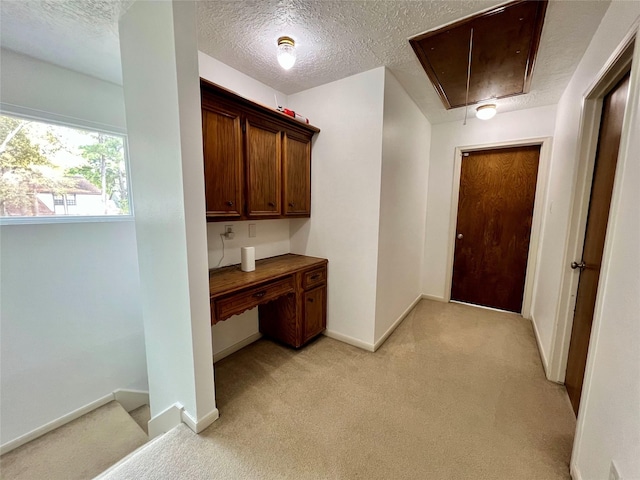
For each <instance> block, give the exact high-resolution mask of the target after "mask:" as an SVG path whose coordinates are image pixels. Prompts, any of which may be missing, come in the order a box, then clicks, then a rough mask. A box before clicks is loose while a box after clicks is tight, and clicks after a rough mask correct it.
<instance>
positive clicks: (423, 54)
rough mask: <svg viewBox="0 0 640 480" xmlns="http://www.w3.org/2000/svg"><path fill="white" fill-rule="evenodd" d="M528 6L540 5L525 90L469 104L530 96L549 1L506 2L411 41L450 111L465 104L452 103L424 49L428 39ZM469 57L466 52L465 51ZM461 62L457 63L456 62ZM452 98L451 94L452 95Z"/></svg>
mask: <svg viewBox="0 0 640 480" xmlns="http://www.w3.org/2000/svg"><path fill="white" fill-rule="evenodd" d="M527 3H533V4H535V5H536V7H537V8H536V11H535V18H534V20H533V29H532V31H531V39H530V42H529V48H528V51H527V52H526V54H527V59H526V63H525V65H524V76H523V82H522V89H521V91H517V92H510V93H506V94H503V95H495V96H488V97H484V98H476V99H474V101H472V102H471V103H469V105H477V104H480V103H482V102H484V101H488V100H495V99H500V98H507V97H513V96H517V95H523V94H526V93H529V91H530V89H531V81H532V78H533V70H534V67H535V63H536V59H537V54H538V47H539V46H540V37H541V35H542V28H543V24H544V18H545V14H546V10H547V5H548V0H515V1H513V2H509V3H505V4H502V5H499V6H497V7H495V8H492V9H490V10H487V11H484V12H480V13H478V14H476V15H472V16H470V17H466V18H463V19H461V20H458V21H456V22H453V23H450V24H447V25H445V26H442V27H438V28H436V29H435V30H429V31H427V32H425V33H422V34H419V35H416V36H415V37H412V38H410V39H409V43H410V45H411V47H412V48H413V51H414V53H415V54H416V57H417V58H418V60H419V62H420V64H421V65H422V68H423V69H424V71H425V72H426V74H427V76H428V77H429V80H430V81H431V84H432V85H433V87H434V88H435V90H436V93H437V94H438V96H439V97H440V100H441V101H442V103H443V105H444V107H445V108H446V109H447V110H450V109H452V108H458V107H463V106H464V103H460V104H457V103H456V104H455V105H452V103H451V102H450V100H449V97H448V96H447V93H446V91H445V88H444V86H443V85H442V83H441V81H440V78H439V77H438V75H437V74H436V71H435V70H434V68H433V66H432V64H431V61H430V60H429V55H428V54H427V52H426V51H425V50H424V48H423V44H422V43H423V41H424V40H427V39H429V38H431V37H434V36H436V35H440V34H442V33H444V32H447V31H450V30H453V29H455V28H458V27H461V26H465V25H468V26H469V28H472V27H474V23H476V22H478V21H479V20H484V19H487V18H489V17H492V16H494V15H498V14H501V13H503V12H505V11H506V10H508V9H510V8H513V7H517V6H520V5H522V4H527ZM465 55H466V52H465ZM464 60H465V62H464V63H465V65H466V57H465V59H464ZM456 61H457V60H456ZM473 81H474V79H473V72H472V73H471V82H472V83H473ZM450 95H451V93H450Z"/></svg>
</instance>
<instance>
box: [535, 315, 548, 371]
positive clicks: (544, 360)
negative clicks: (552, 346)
mask: <svg viewBox="0 0 640 480" xmlns="http://www.w3.org/2000/svg"><path fill="white" fill-rule="evenodd" d="M531 324H532V325H533V333H534V335H535V337H536V344H537V345H538V353H540V360H541V361H542V368H544V374H545V376H546V377H547V380H551V378H549V361H548V360H547V356H546V355H545V353H544V349H543V348H542V342H541V341H540V332H538V324H537V323H536V319H535V317H534V315H533V312H531Z"/></svg>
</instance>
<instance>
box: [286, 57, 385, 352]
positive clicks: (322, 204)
mask: <svg viewBox="0 0 640 480" xmlns="http://www.w3.org/2000/svg"><path fill="white" fill-rule="evenodd" d="M384 72H385V69H384V67H381V68H377V69H374V70H370V71H368V72H364V73H361V74H358V75H354V76H352V77H348V78H345V79H342V80H338V81H336V82H332V83H329V84H326V85H322V86H320V87H316V88H312V89H310V90H306V91H304V92H300V93H297V94H295V95H290V96H289V105H290V107H291V108H292V109H293V110H295V111H299V112H300V113H301V114H302V115H304V116H305V117H308V118H309V119H310V121H311V123H312V124H314V125H316V126H317V127H319V128H320V129H321V132H320V133H319V134H318V135H317V136H316V137H315V140H314V143H313V151H312V176H311V196H312V199H313V201H312V212H311V218H310V219H308V220H291V251H292V252H293V253H300V254H306V255H311V256H317V257H324V258H328V259H329V279H328V281H329V291H328V307H327V308H328V315H327V330H328V334H330V335H334V336H337V337H340V338H342V339H343V340H346V341H350V342H351V343H354V344H359V345H361V346H363V347H365V348H373V343H374V323H375V322H374V319H375V296H376V279H377V264H378V226H379V218H380V183H381V159H382V115H383V99H384Z"/></svg>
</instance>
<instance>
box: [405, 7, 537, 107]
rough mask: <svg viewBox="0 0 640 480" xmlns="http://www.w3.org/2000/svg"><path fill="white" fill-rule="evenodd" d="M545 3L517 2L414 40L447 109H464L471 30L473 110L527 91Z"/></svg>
mask: <svg viewBox="0 0 640 480" xmlns="http://www.w3.org/2000/svg"><path fill="white" fill-rule="evenodd" d="M546 9H547V0H540V1H535V0H533V1H529V0H519V1H516V2H512V3H510V4H507V5H503V6H501V7H498V8H495V9H493V10H490V11H488V12H485V13H481V14H478V15H475V16H473V17H470V18H466V19H464V20H461V21H459V22H456V23H453V24H451V25H447V26H446V27H443V28H440V29H438V30H434V31H432V32H427V33H424V34H422V35H418V36H417V37H414V38H411V39H410V40H409V43H410V44H411V46H412V47H413V50H414V52H415V54H416V55H417V57H418V60H420V63H421V64H422V67H423V68H424V70H425V72H426V73H427V75H428V76H429V79H430V80H431V82H432V83H433V86H434V87H435V89H436V91H437V92H438V95H440V99H441V100H442V103H443V104H444V106H445V108H446V109H451V108H456V107H463V106H464V105H465V97H466V90H467V67H468V62H469V39H470V36H471V29H472V28H473V49H472V57H471V79H470V83H469V105H472V104H474V103H479V102H482V101H483V100H489V99H494V98H504V97H511V96H514V95H522V94H524V93H528V92H529V88H530V87H531V76H532V74H533V66H534V64H535V60H536V54H537V51H538V45H539V43H540V35H541V33H542V24H543V22H544V14H545V11H546Z"/></svg>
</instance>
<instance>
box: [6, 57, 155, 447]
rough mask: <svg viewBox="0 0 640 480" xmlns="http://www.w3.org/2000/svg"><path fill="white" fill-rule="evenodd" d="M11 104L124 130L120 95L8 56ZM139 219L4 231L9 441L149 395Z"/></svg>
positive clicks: (97, 82) (93, 81) (96, 82)
mask: <svg viewBox="0 0 640 480" xmlns="http://www.w3.org/2000/svg"><path fill="white" fill-rule="evenodd" d="M1 62H2V63H1V69H0V72H1V73H0V74H1V78H0V88H1V90H0V98H1V99H2V102H3V107H4V108H10V109H11V110H12V111H14V112H18V113H27V112H28V113H29V114H31V115H36V116H38V117H41V118H44V119H49V120H58V121H61V120H64V121H65V122H68V123H72V124H73V123H75V124H78V123H82V124H84V125H86V126H96V125H100V126H101V127H102V128H106V127H105V125H108V129H109V130H112V131H121V132H122V131H125V130H126V128H125V122H124V101H123V98H122V89H121V88H120V87H118V86H116V85H113V84H110V83H106V82H103V81H101V80H97V79H95V78H92V77H88V76H85V75H81V74H78V73H76V72H72V71H70V70H66V69H64V68H60V67H57V66H54V65H51V64H48V63H46V62H42V61H40V60H36V59H33V58H29V57H25V56H23V55H19V54H17V53H14V52H8V51H6V50H3V51H2V57H1ZM137 262H138V258H137V250H136V236H135V228H134V223H133V221H126V220H125V221H115V222H91V223H55V224H40V225H2V226H1V227H0V317H1V321H2V325H1V329H2V339H1V341H2V345H1V348H0V350H1V368H2V371H1V375H0V378H1V382H2V383H1V391H2V401H1V402H0V405H1V421H2V425H1V428H0V432H1V435H2V437H1V443H2V444H5V443H7V442H9V441H11V440H14V439H16V438H18V437H20V436H22V435H24V434H27V433H29V432H31V431H33V430H35V429H37V428H39V427H41V426H43V425H45V424H47V423H49V422H51V421H54V420H56V419H58V418H60V417H62V416H64V415H66V414H69V413H70V412H72V411H74V410H76V409H78V408H81V407H83V406H85V405H87V404H89V403H91V402H93V401H95V400H97V399H99V398H101V397H104V396H106V395H108V394H110V393H111V392H113V391H114V390H116V389H118V388H132V389H138V390H147V388H148V387H147V374H146V361H145V348H144V332H143V326H142V316H141V311H140V300H139V294H140V284H139V275H138V263H137Z"/></svg>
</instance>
